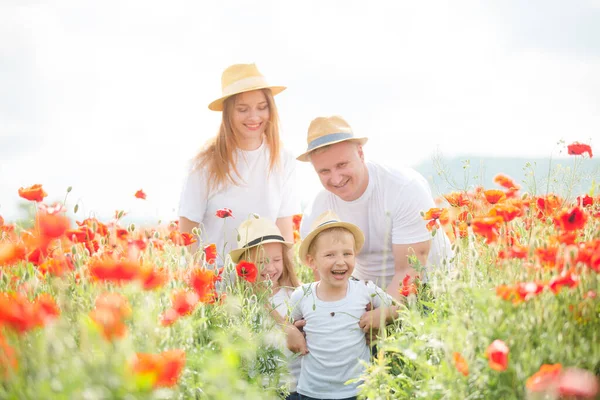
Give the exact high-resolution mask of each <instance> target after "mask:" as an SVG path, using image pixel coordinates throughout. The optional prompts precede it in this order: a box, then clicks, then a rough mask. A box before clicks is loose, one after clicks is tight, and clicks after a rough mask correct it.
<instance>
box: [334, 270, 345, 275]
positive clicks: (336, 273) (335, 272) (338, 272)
mask: <svg viewBox="0 0 600 400" xmlns="http://www.w3.org/2000/svg"><path fill="white" fill-rule="evenodd" d="M346 272H348V270H345V271H331V273H332V274H333V275H345V274H346Z"/></svg>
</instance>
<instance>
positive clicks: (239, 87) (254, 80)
mask: <svg viewBox="0 0 600 400" xmlns="http://www.w3.org/2000/svg"><path fill="white" fill-rule="evenodd" d="M264 86H268V85H267V82H266V80H265V77H264V76H262V75H261V76H249V77H247V78H244V79H240V80H239V81H235V82H233V83H232V84H230V85H227V86H225V87H224V88H223V96H229V95H230V94H235V93H240V92H243V91H244V90H248V89H252V88H257V87H264Z"/></svg>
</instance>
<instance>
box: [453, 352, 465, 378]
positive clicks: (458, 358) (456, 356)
mask: <svg viewBox="0 0 600 400" xmlns="http://www.w3.org/2000/svg"><path fill="white" fill-rule="evenodd" d="M452 359H453V360H454V366H455V367H456V369H457V370H458V372H460V373H461V374H463V375H464V376H469V364H467V360H465V358H464V357H463V356H462V355H461V354H460V353H457V352H454V353H453V354H452Z"/></svg>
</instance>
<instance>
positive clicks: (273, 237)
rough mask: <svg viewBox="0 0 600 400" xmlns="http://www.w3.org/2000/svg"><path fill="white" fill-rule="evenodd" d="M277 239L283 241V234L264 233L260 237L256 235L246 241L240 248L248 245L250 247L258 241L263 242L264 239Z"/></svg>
mask: <svg viewBox="0 0 600 400" xmlns="http://www.w3.org/2000/svg"><path fill="white" fill-rule="evenodd" d="M273 239H274V240H279V241H281V242H285V240H284V239H283V236H279V235H266V236H261V237H257V238H256V239H254V240H251V241H249V242H248V243H246V245H245V246H244V247H242V249H245V248H248V247H252V246H256V245H257V244H259V243H260V242H264V241H265V240H273Z"/></svg>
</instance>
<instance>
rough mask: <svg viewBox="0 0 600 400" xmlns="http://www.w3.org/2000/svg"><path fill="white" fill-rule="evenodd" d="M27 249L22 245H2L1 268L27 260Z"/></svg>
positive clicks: (0, 249) (0, 251) (0, 254)
mask: <svg viewBox="0 0 600 400" xmlns="http://www.w3.org/2000/svg"><path fill="white" fill-rule="evenodd" d="M26 256H27V249H26V248H25V246H23V245H22V244H20V243H0V266H2V265H13V264H16V263H18V262H19V261H21V260H25V259H26Z"/></svg>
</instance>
